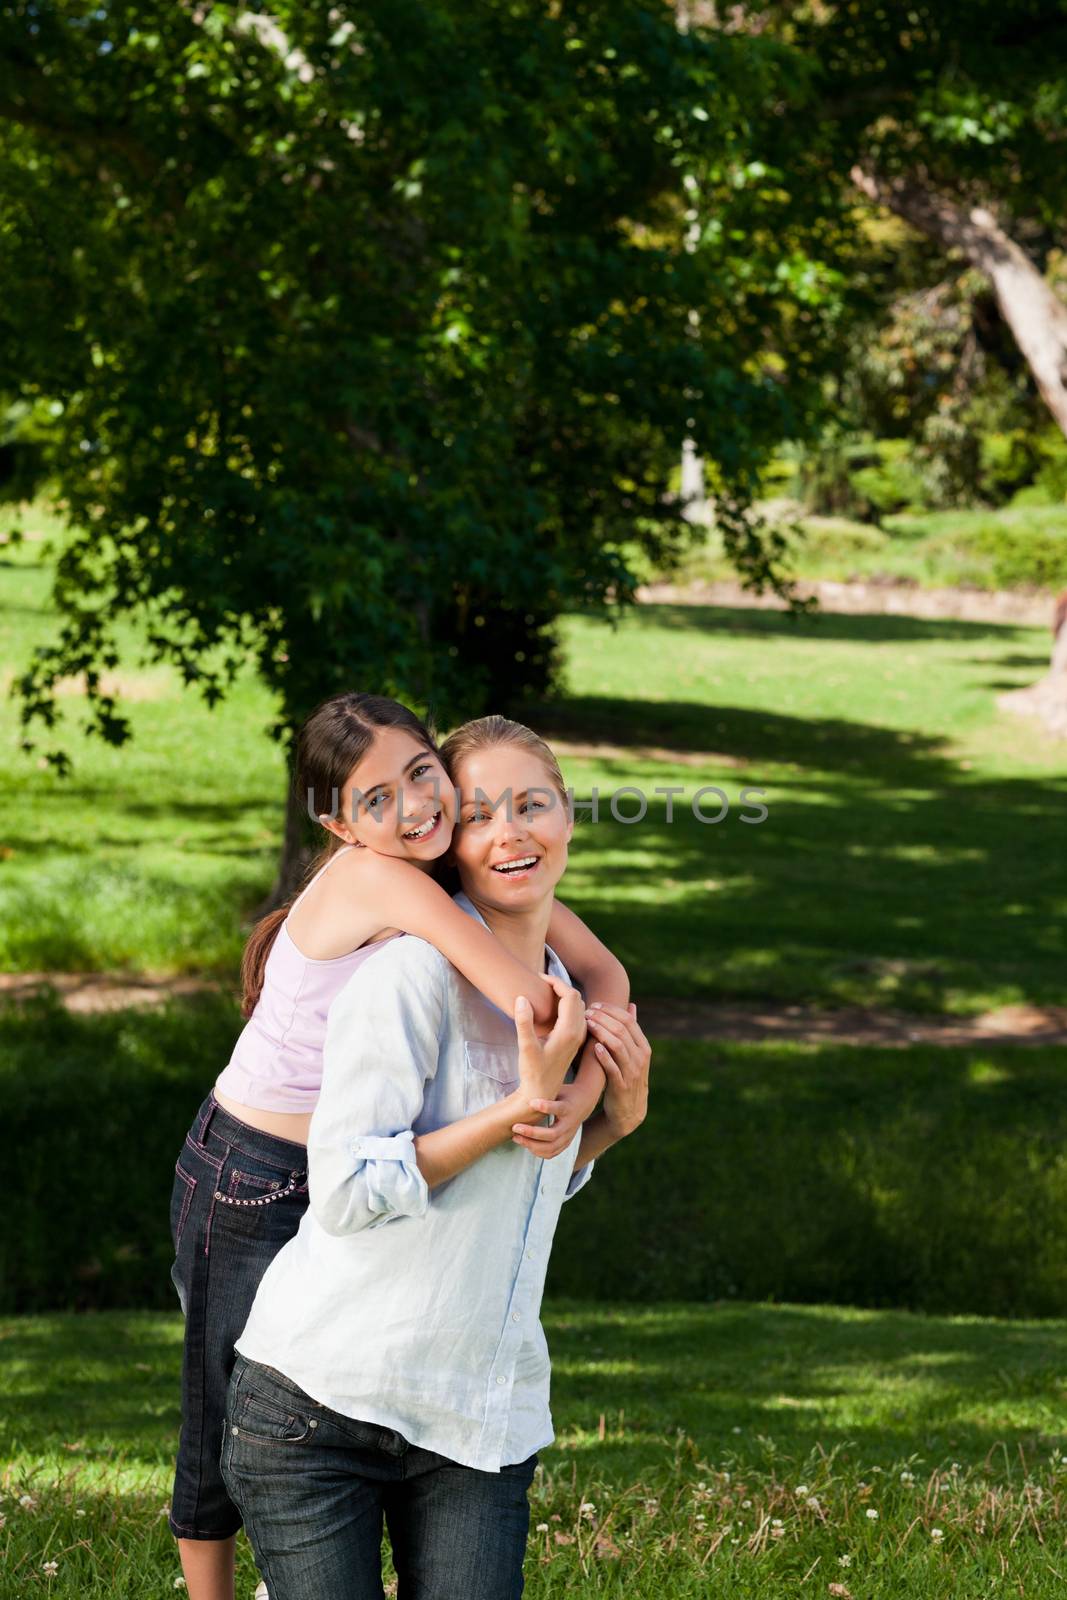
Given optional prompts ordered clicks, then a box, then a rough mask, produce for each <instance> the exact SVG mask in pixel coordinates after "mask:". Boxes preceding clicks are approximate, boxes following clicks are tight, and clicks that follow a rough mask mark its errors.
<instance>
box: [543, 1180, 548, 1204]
mask: <svg viewBox="0 0 1067 1600" xmlns="http://www.w3.org/2000/svg"><path fill="white" fill-rule="evenodd" d="M547 1193H548V1184H547V1183H543V1184H542V1185H541V1198H542V1200H543V1199H544V1197H545V1195H547Z"/></svg>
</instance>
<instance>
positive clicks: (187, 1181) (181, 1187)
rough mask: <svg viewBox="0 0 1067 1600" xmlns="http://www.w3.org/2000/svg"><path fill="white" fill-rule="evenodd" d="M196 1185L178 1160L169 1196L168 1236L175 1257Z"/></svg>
mask: <svg viewBox="0 0 1067 1600" xmlns="http://www.w3.org/2000/svg"><path fill="white" fill-rule="evenodd" d="M196 1184H197V1180H196V1179H195V1178H194V1177H193V1176H192V1175H191V1174H190V1173H188V1172H186V1170H185V1168H184V1167H183V1166H182V1164H181V1161H180V1160H179V1162H178V1164H177V1166H176V1167H175V1168H174V1187H173V1189H172V1190H171V1195H170V1236H171V1238H172V1239H173V1241H174V1254H175V1255H177V1254H178V1251H179V1248H180V1247H181V1242H182V1234H183V1233H184V1232H185V1224H186V1223H187V1222H188V1220H189V1208H190V1206H191V1205H192V1203H193V1196H194V1195H195V1193H196Z"/></svg>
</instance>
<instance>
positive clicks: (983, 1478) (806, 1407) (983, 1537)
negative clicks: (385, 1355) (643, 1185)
mask: <svg viewBox="0 0 1067 1600" xmlns="http://www.w3.org/2000/svg"><path fill="white" fill-rule="evenodd" d="M545 1325H546V1331H547V1334H548V1339H549V1344H550V1347H551V1349H552V1352H553V1356H554V1377H553V1411H554V1415H555V1420H556V1429H557V1442H556V1444H555V1445H554V1446H553V1447H552V1448H551V1449H549V1450H547V1451H545V1452H544V1453H543V1455H542V1466H541V1469H540V1471H539V1473H538V1475H537V1478H536V1480H535V1485H534V1490H533V1494H532V1497H531V1500H532V1505H531V1533H530V1542H529V1546H528V1554H527V1564H526V1570H527V1593H528V1594H531V1595H533V1596H536V1597H538V1600H540V1597H542V1596H546V1597H547V1596H548V1595H553V1596H555V1595H559V1594H564V1595H568V1594H569V1595H582V1596H585V1595H622V1594H624V1593H626V1594H628V1595H637V1596H639V1597H640V1600H660V1597H661V1596H664V1595H670V1596H674V1595H681V1596H684V1597H690V1596H693V1597H696V1596H705V1595H708V1594H709V1593H710V1594H715V1595H718V1594H720V1593H721V1594H726V1595H731V1596H739V1597H740V1596H753V1597H756V1596H758V1597H764V1596H766V1597H768V1600H769V1597H770V1596H772V1595H773V1596H778V1595H781V1594H783V1593H795V1594H803V1595H811V1596H816V1595H821V1596H826V1595H828V1594H832V1593H835V1592H837V1593H840V1591H833V1590H831V1589H830V1587H829V1586H830V1585H831V1584H833V1583H839V1584H842V1585H844V1586H845V1587H846V1588H847V1590H848V1591H849V1593H852V1594H854V1595H856V1596H859V1595H863V1596H871V1597H874V1600H882V1597H886V1600H888V1597H890V1596H898V1595H900V1594H906V1595H909V1596H911V1595H918V1596H921V1597H926V1596H931V1597H932V1596H939V1597H940V1596H946V1597H947V1596H950V1595H952V1596H955V1595H966V1596H968V1597H969V1596H971V1595H980V1594H987V1593H988V1594H995V1593H1005V1594H1017V1593H1019V1592H1020V1591H1021V1592H1023V1593H1024V1594H1025V1595H1027V1596H1033V1595H1037V1596H1042V1597H1043V1596H1046V1595H1047V1596H1049V1597H1051V1596H1052V1595H1053V1594H1058V1593H1059V1592H1060V1591H1059V1587H1058V1584H1059V1582H1060V1580H1059V1579H1058V1577H1057V1575H1056V1574H1057V1573H1058V1572H1059V1571H1061V1570H1062V1551H1063V1548H1064V1538H1065V1533H1067V1515H1065V1513H1067V1463H1065V1461H1064V1457H1063V1455H1062V1454H1061V1453H1060V1452H1061V1449H1062V1438H1061V1435H1060V1432H1059V1430H1060V1429H1061V1428H1062V1425H1063V1417H1064V1413H1063V1380H1062V1376H1061V1371H1060V1353H1061V1351H1062V1341H1063V1337H1064V1332H1065V1328H1064V1325H1063V1324H1060V1323H1014V1324H1003V1323H995V1322H985V1321H981V1320H978V1319H938V1318H916V1317H908V1316H904V1315H901V1314H899V1313H872V1312H868V1313H863V1312H849V1311H836V1310H831V1309H829V1308H818V1307H807V1308H803V1309H801V1308H797V1307H789V1306H782V1307H759V1306H738V1305H734V1306H729V1307H723V1306H671V1305H665V1306H657V1307H656V1308H655V1309H651V1308H649V1309H641V1308H638V1307H624V1306H610V1305H609V1306H593V1305H589V1304H584V1303H581V1302H573V1301H565V1302H553V1303H551V1304H550V1305H549V1306H548V1307H547V1308H546V1315H545ZM180 1332H181V1330H180V1322H179V1320H178V1319H177V1318H176V1317H169V1316H150V1315H144V1314H135V1313H131V1314H122V1313H111V1314H108V1315H106V1316H100V1317H91V1318H72V1317H47V1318H26V1319H19V1320H15V1321H11V1320H9V1321H7V1322H3V1323H0V1376H2V1388H3V1392H4V1394H5V1396H6V1404H5V1413H4V1420H3V1450H4V1458H5V1460H6V1462H7V1467H6V1469H5V1472H4V1476H3V1483H2V1486H0V1488H2V1493H3V1496H4V1499H3V1502H2V1503H0V1514H2V1515H3V1517H4V1525H3V1527H2V1529H0V1595H2V1596H4V1600H6V1597H7V1596H9V1595H10V1596H14V1595H16V1594H18V1595H22V1594H26V1593H38V1592H40V1593H44V1592H45V1591H46V1590H47V1592H49V1593H51V1594H52V1595H56V1596H71V1597H73V1596H75V1595H78V1596H81V1595H90V1596H94V1597H97V1596H100V1597H102V1596H104V1595H119V1596H121V1597H123V1600H126V1597H134V1596H138V1597H139V1596H148V1595H161V1594H163V1593H164V1592H172V1591H173V1588H174V1580H175V1578H176V1577H177V1576H178V1574H179V1568H178V1564H177V1561H176V1558H175V1551H174V1546H173V1542H172V1540H171V1538H170V1535H169V1533H168V1532H167V1528H166V1520H165V1509H164V1508H165V1507H166V1505H167V1501H168V1496H169V1488H170V1480H169V1473H170V1463H171V1453H172V1451H173V1448H174V1444H175V1439H176V1432H177V1422H178V1412H177V1379H178V1358H179V1349H180ZM23 1501H26V1502H27V1503H21V1502H23ZM872 1513H873V1514H872ZM50 1561H52V1562H55V1563H56V1567H55V1572H54V1575H51V1576H50V1575H49V1574H48V1573H47V1571H46V1569H45V1564H46V1563H48V1562H50ZM241 1573H242V1584H243V1585H244V1586H245V1587H244V1588H243V1589H239V1593H242V1594H243V1595H246V1596H247V1595H250V1594H251V1589H252V1587H253V1585H254V1582H255V1574H254V1571H253V1569H252V1565H251V1562H250V1559H249V1555H248V1551H247V1547H245V1546H244V1545H243V1543H242V1551H241ZM35 1585H39V1588H35V1587H34V1586H35Z"/></svg>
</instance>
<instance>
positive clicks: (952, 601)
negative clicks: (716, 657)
mask: <svg viewBox="0 0 1067 1600" xmlns="http://www.w3.org/2000/svg"><path fill="white" fill-rule="evenodd" d="M797 592H798V594H801V595H803V596H804V597H805V598H807V597H809V596H812V595H814V597H815V598H816V599H817V600H818V602H819V605H820V606H821V607H822V609H823V610H824V611H839V612H845V613H847V614H849V615H853V616H860V615H868V616H870V615H878V616H896V617H918V618H920V619H929V620H931V621H940V620H943V619H947V620H951V621H954V622H1005V623H1021V624H1024V625H1027V626H1036V627H1042V628H1050V627H1051V624H1052V607H1053V596H1052V595H1051V594H1043V593H1033V594H1024V593H1018V592H1016V591H1015V590H1010V589H993V590H986V589H920V588H919V587H918V585H917V584H911V583H907V582H900V583H865V582H855V583H834V582H831V581H830V580H829V579H827V578H822V579H818V580H813V581H802V582H798V584H797ZM637 598H638V600H640V601H644V602H645V603H647V604H656V603H657V602H658V603H661V604H668V605H683V606H744V607H747V608H749V609H754V610H757V611H784V610H785V602H784V601H782V600H779V599H778V597H777V595H773V594H762V595H754V594H750V593H749V592H748V590H746V589H742V587H741V585H740V584H739V583H737V582H735V581H734V580H732V579H727V580H723V581H722V582H718V583H704V582H699V581H698V582H693V583H685V584H674V583H648V584H642V585H641V587H640V588H639V589H638V590H637ZM1050 648H1051V645H1050Z"/></svg>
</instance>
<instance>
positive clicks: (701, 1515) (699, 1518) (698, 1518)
mask: <svg viewBox="0 0 1067 1600" xmlns="http://www.w3.org/2000/svg"><path fill="white" fill-rule="evenodd" d="M707 1520H708V1519H707V1517H706V1516H705V1515H704V1513H703V1511H700V1512H698V1513H697V1515H696V1516H695V1517H694V1518H693V1521H694V1522H707Z"/></svg>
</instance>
